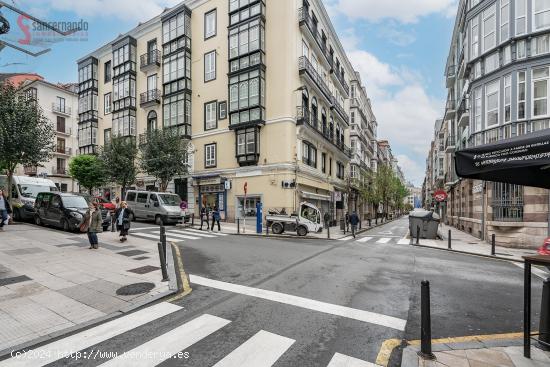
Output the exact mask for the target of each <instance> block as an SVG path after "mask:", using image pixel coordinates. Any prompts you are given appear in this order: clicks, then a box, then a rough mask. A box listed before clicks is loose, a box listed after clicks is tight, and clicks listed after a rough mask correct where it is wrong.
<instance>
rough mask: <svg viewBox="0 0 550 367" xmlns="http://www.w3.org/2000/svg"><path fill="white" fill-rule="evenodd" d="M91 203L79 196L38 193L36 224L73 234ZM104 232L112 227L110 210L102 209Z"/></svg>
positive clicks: (35, 207)
mask: <svg viewBox="0 0 550 367" xmlns="http://www.w3.org/2000/svg"><path fill="white" fill-rule="evenodd" d="M88 207H89V203H88V201H87V200H86V198H85V197H84V196H82V195H78V194H69V193H60V192H41V193H38V195H37V197H36V201H35V202H34V209H35V215H34V222H35V223H36V224H37V225H49V226H53V227H58V228H62V229H63V230H65V231H68V232H72V231H76V230H78V228H79V226H80V224H81V223H82V219H83V218H84V214H86V210H88ZM100 210H101V218H102V219H103V223H102V224H103V230H104V231H106V230H108V229H109V226H110V225H111V214H110V212H109V210H107V209H105V208H101V209H100Z"/></svg>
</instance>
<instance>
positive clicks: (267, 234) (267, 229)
mask: <svg viewBox="0 0 550 367" xmlns="http://www.w3.org/2000/svg"><path fill="white" fill-rule="evenodd" d="M265 235H266V236H269V226H268V225H267V221H266V222H265Z"/></svg>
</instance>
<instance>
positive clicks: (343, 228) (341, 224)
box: [340, 219, 346, 231]
mask: <svg viewBox="0 0 550 367" xmlns="http://www.w3.org/2000/svg"><path fill="white" fill-rule="evenodd" d="M340 230H341V231H345V230H346V223H345V221H344V219H340Z"/></svg>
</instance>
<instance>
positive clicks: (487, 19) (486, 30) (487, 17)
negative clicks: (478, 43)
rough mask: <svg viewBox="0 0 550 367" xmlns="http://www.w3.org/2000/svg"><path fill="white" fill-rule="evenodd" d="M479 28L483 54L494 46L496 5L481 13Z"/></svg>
mask: <svg viewBox="0 0 550 367" xmlns="http://www.w3.org/2000/svg"><path fill="white" fill-rule="evenodd" d="M481 26H482V32H483V39H482V42H483V44H482V46H483V52H486V51H489V50H490V49H492V48H493V47H495V46H496V41H497V40H496V4H494V5H492V6H490V7H489V8H487V9H486V10H485V11H483V17H482V23H481Z"/></svg>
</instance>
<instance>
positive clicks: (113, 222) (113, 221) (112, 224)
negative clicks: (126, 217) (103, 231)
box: [111, 212, 116, 232]
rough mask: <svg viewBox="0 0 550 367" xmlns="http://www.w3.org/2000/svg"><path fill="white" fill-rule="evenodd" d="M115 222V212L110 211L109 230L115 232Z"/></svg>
mask: <svg viewBox="0 0 550 367" xmlns="http://www.w3.org/2000/svg"><path fill="white" fill-rule="evenodd" d="M115 223H116V218H115V213H114V212H112V213H111V232H115Z"/></svg>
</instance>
